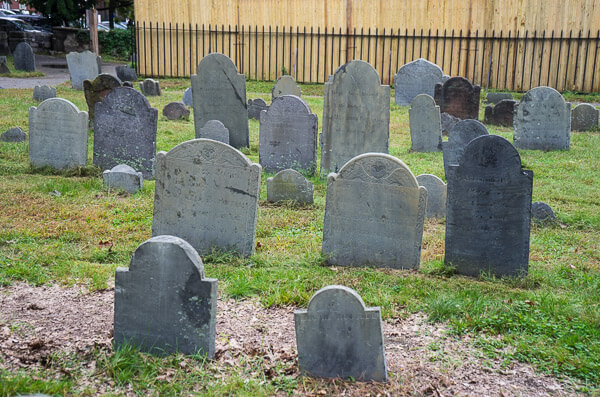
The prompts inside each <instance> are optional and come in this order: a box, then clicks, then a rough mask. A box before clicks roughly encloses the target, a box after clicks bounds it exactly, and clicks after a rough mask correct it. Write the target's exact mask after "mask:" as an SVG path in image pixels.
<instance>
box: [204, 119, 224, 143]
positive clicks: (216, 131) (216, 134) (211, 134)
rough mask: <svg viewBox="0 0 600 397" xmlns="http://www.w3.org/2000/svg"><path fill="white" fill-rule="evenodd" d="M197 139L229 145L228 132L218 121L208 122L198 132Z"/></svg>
mask: <svg viewBox="0 0 600 397" xmlns="http://www.w3.org/2000/svg"><path fill="white" fill-rule="evenodd" d="M198 138H205V139H212V140H215V141H219V142H223V143H226V144H228V145H229V130H228V129H227V127H225V125H224V124H223V123H221V122H220V121H219V120H208V121H207V122H206V124H204V127H202V128H200V129H199V130H198Z"/></svg>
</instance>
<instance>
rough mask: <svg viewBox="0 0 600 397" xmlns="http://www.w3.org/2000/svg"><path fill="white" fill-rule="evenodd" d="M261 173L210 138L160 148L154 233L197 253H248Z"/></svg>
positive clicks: (238, 152)
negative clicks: (164, 149)
mask: <svg viewBox="0 0 600 397" xmlns="http://www.w3.org/2000/svg"><path fill="white" fill-rule="evenodd" d="M260 173H261V167H260V165H259V164H253V163H252V162H251V161H250V160H249V159H248V158H247V157H246V156H244V154H243V153H241V152H240V151H238V150H236V149H234V148H233V147H231V146H229V145H226V144H224V143H221V142H217V141H213V140H210V139H194V140H191V141H187V142H183V143H181V144H179V145H177V146H175V147H174V148H173V149H171V150H170V151H169V152H168V153H165V152H159V153H158V156H157V167H156V185H155V186H156V187H155V195H154V217H153V221H152V233H153V235H155V236H156V235H159V234H172V235H174V236H178V237H181V238H183V239H185V240H186V241H188V242H189V243H190V244H191V245H192V246H193V247H194V248H195V249H196V250H197V251H198V252H199V253H200V254H201V255H204V254H208V253H210V252H211V250H213V249H217V250H221V251H234V252H237V253H239V254H240V255H243V256H250V255H252V254H253V253H254V237H255V233H256V216H257V212H258V194H259V189H260Z"/></svg>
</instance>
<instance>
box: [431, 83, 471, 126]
mask: <svg viewBox="0 0 600 397" xmlns="http://www.w3.org/2000/svg"><path fill="white" fill-rule="evenodd" d="M480 94H481V87H479V86H478V85H473V84H471V82H470V81H469V80H467V79H465V78H464V77H451V78H450V79H448V80H447V81H446V82H444V83H443V84H442V83H437V84H436V85H435V96H434V98H435V102H436V103H437V104H438V106H439V107H440V111H441V112H443V113H449V114H451V115H453V116H455V117H458V118H459V119H463V120H464V119H475V120H477V118H478V117H479V96H480Z"/></svg>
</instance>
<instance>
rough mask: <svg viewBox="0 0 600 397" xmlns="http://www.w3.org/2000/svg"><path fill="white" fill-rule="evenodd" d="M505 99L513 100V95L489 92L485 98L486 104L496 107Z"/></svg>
mask: <svg viewBox="0 0 600 397" xmlns="http://www.w3.org/2000/svg"><path fill="white" fill-rule="evenodd" d="M505 99H513V96H512V94H511V93H510V92H488V94H487V95H486V96H485V100H486V102H487V103H493V104H494V105H496V104H498V103H500V101H503V100H505Z"/></svg>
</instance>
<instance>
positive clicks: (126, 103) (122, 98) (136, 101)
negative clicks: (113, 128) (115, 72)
mask: <svg viewBox="0 0 600 397" xmlns="http://www.w3.org/2000/svg"><path fill="white" fill-rule="evenodd" d="M101 103H102V104H103V106H107V107H110V108H112V109H118V110H120V111H121V112H123V113H125V114H128V115H131V116H135V115H136V114H137V113H138V112H139V111H140V110H147V111H149V112H152V113H156V114H157V115H158V110H157V109H155V108H153V107H152V105H151V104H150V102H149V101H148V98H146V97H145V96H144V95H143V94H142V93H140V92H139V91H137V90H135V89H133V88H131V87H116V88H114V89H113V90H111V91H110V92H109V93H108V95H106V96H105V97H104V99H102V102H101Z"/></svg>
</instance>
